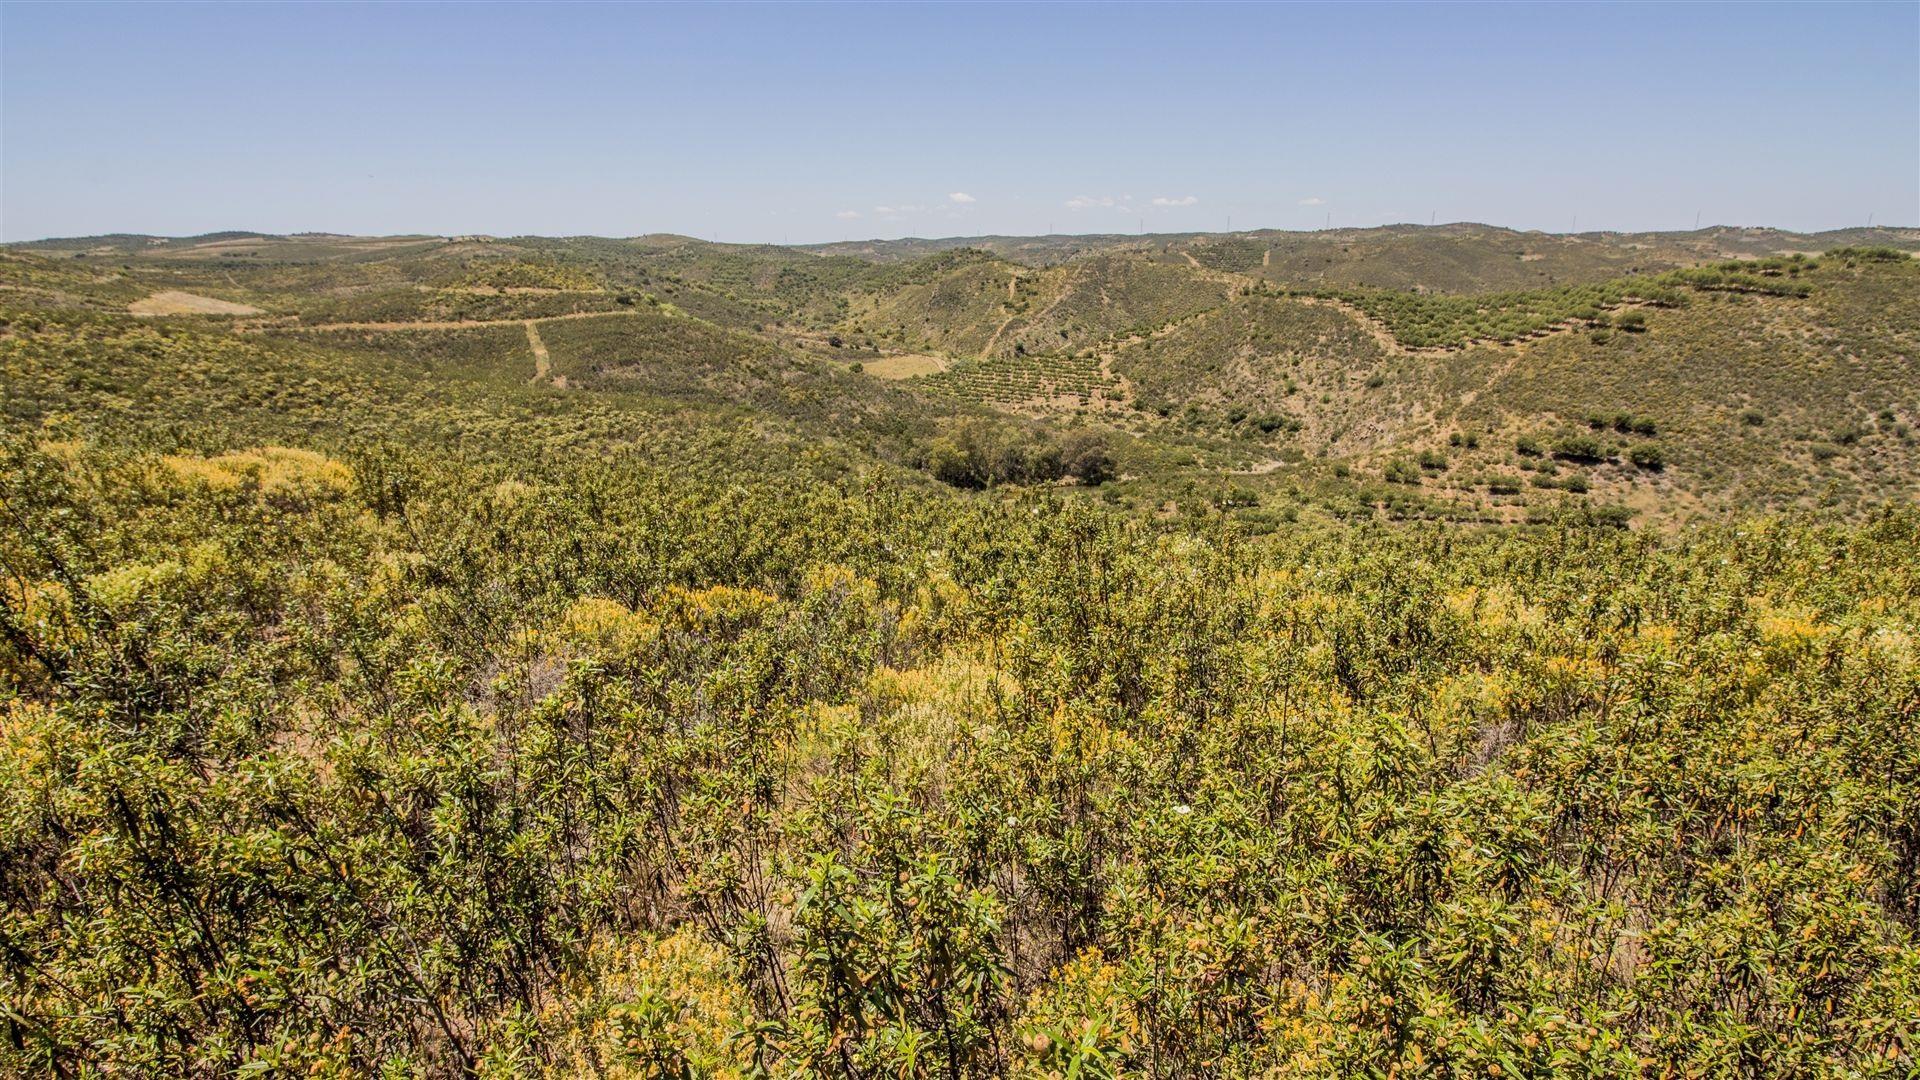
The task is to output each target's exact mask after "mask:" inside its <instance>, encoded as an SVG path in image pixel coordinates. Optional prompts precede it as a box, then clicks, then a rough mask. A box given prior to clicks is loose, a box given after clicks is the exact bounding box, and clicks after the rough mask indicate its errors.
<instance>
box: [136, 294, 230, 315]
mask: <svg viewBox="0 0 1920 1080" xmlns="http://www.w3.org/2000/svg"><path fill="white" fill-rule="evenodd" d="M127 310H128V311H130V312H132V313H133V314H135V315H258V314H260V309H259V308H257V307H249V306H247V305H246V304H236V303H234V302H233V301H231V300H218V299H215V298H214V297H211V296H197V295H195V294H193V293H187V292H177V291H175V290H172V289H168V290H167V291H165V292H157V293H154V294H153V295H152V296H149V297H147V298H146V299H145V300H135V301H134V302H133V303H131V304H128V305H127Z"/></svg>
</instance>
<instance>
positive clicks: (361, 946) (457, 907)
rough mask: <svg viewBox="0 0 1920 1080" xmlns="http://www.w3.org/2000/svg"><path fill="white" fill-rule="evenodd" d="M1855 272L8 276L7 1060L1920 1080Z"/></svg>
mask: <svg viewBox="0 0 1920 1080" xmlns="http://www.w3.org/2000/svg"><path fill="white" fill-rule="evenodd" d="M1448 237H1451V239H1448ZM1415 239H1417V238H1415ZM1443 239H1445V243H1446V245H1447V246H1441V247H1438V248H1433V249H1426V248H1420V247H1418V246H1417V245H1415V246H1412V247H1410V246H1409V245H1411V244H1413V241H1411V240H1409V239H1408V238H1406V237H1405V236H1398V235H1396V236H1393V237H1360V238H1355V239H1354V240H1353V242H1354V243H1356V244H1362V243H1364V244H1367V245H1378V246H1377V247H1375V248H1372V249H1370V253H1368V252H1363V253H1356V255H1355V259H1356V263H1355V266H1354V267H1352V268H1351V273H1352V275H1353V276H1374V277H1379V276H1381V275H1383V274H1384V271H1382V270H1381V269H1380V266H1381V265H1384V264H1381V263H1380V262H1379V261H1378V260H1380V259H1382V258H1384V257H1385V256H1384V255H1382V254H1381V252H1383V251H1399V252H1402V253H1405V252H1408V251H1413V252H1415V253H1416V254H1417V253H1418V252H1420V251H1429V260H1428V261H1427V262H1422V261H1420V259H1418V258H1414V261H1413V265H1416V266H1425V265H1441V264H1449V260H1455V259H1456V256H1457V255H1458V252H1459V250H1460V248H1459V245H1458V243H1456V241H1457V239H1458V237H1457V236H1455V234H1452V233H1447V234H1444V236H1443ZM1481 239H1482V240H1484V238H1481ZM1496 239H1498V238H1496ZM1873 239H1874V238H1872V237H1868V238H1865V239H1863V240H1862V241H1861V242H1860V243H1855V244H1853V245H1852V248H1851V250H1842V251H1836V252H1833V253H1831V254H1830V255H1828V256H1824V257H1821V258H1819V259H1808V258H1800V259H1795V258H1793V257H1792V256H1791V255H1780V256H1778V257H1774V256H1772V255H1770V254H1769V253H1768V252H1764V251H1745V250H1740V251H1737V252H1735V253H1737V254H1742V255H1764V256H1768V257H1765V258H1743V259H1742V260H1741V261H1740V262H1738V263H1737V264H1736V263H1728V262H1727V261H1726V259H1725V257H1724V256H1725V254H1726V252H1724V251H1723V252H1721V253H1720V256H1719V257H1711V258H1710V257H1705V254H1704V253H1703V255H1702V257H1700V258H1697V259H1695V260H1693V263H1692V264H1691V265H1690V266H1688V267H1680V268H1677V269H1676V267H1675V265H1673V264H1671V263H1668V264H1663V265H1658V266H1652V267H1648V269H1652V270H1656V271H1658V273H1657V274H1641V275H1638V276H1631V277H1621V276H1619V275H1617V274H1616V275H1613V276H1611V277H1608V278H1606V279H1604V280H1603V281H1600V282H1594V283H1576V284H1567V283H1563V284H1555V285H1552V286H1550V287H1547V288H1544V289H1523V290H1520V291H1513V290H1510V289H1506V288H1504V287H1503V288H1502V289H1501V290H1499V291H1484V292H1474V293H1473V295H1467V291H1466V290H1464V289H1463V288H1458V287H1456V288H1451V289H1449V288H1446V287H1444V285H1445V284H1446V283H1444V282H1442V283H1437V284H1435V285H1434V286H1433V287H1432V288H1430V289H1429V290H1428V291H1427V292H1426V293H1424V294H1422V293H1413V292H1405V291H1403V290H1400V291H1396V290H1395V288H1394V287H1393V286H1391V285H1385V284H1381V285H1365V286H1349V285H1346V284H1341V285H1339V287H1337V288H1335V287H1330V286H1328V285H1326V284H1325V283H1324V282H1319V283H1316V282H1315V281H1311V280H1306V279H1304V278H1302V279H1299V280H1291V281H1283V280H1281V279H1280V278H1279V271H1278V270H1276V268H1275V265H1276V264H1278V263H1283V262H1285V261H1286V260H1283V259H1267V258H1266V257H1265V251H1266V248H1267V247H1268V246H1269V245H1270V244H1271V243H1272V242H1273V241H1272V238H1269V237H1261V236H1259V235H1258V234H1250V235H1249V236H1246V237H1239V238H1226V239H1223V240H1220V241H1218V242H1217V243H1216V242H1213V241H1207V242H1202V241H1199V240H1195V241H1193V242H1191V244H1190V245H1189V246H1187V247H1184V248H1181V247H1177V246H1176V245H1175V244H1174V243H1172V242H1170V241H1169V242H1156V241H1148V242H1145V243H1144V244H1143V243H1142V242H1141V241H1138V240H1135V239H1131V238H1115V239H1113V240H1112V242H1111V243H1106V244H1096V243H1095V241H1094V240H1092V239H1088V238H1059V239H1058V240H1056V239H1055V238H1045V239H1044V240H1043V239H1042V238H1034V239H1033V240H1032V241H1031V242H1025V243H1024V246H1023V245H1016V244H1014V243H1013V242H1012V241H1006V242H1004V244H1001V245H1000V247H1004V248H1005V249H1006V250H1008V251H1013V250H1018V251H1023V252H1025V253H1026V254H1028V255H1029V256H1031V261H1030V262H1029V263H1025V264H1016V263H1012V262H1009V261H1007V260H1006V258H1005V257H1004V253H1003V252H1001V251H999V250H997V249H996V247H995V245H994V244H993V243H979V244H970V245H966V246H963V247H960V248H958V249H956V250H951V251H946V252H927V251H924V250H919V249H917V248H914V249H911V250H909V251H907V252H906V253H905V254H902V256H901V257H898V258H895V257H894V254H893V253H890V252H889V251H884V250H873V251H868V252H865V253H864V254H865V257H863V258H853V257H850V256H848V255H844V254H829V255H820V254H814V253H809V252H805V251H797V250H791V249H763V248H740V249H734V248H718V247H714V246H711V245H699V244H697V243H696V242H692V241H683V240H679V239H676V238H641V239H639V240H636V241H606V240H578V241H531V240H522V241H512V242H509V241H497V242H485V243H483V242H479V241H473V240H461V241H448V242H445V243H444V244H436V242H434V241H430V240H419V239H415V238H406V239H403V240H395V241H383V242H377V243H376V242H370V241H368V242H363V241H353V242H351V243H349V242H348V241H345V240H340V241H335V242H323V241H322V240H318V239H314V238H288V239H285V240H280V239H276V238H260V237H250V236H239V235H236V236H234V237H227V238H222V239H219V240H217V241H208V243H209V244H212V245H215V247H216V250H217V251H218V252H219V253H220V254H207V255H205V256H203V257H194V256H192V255H190V254H189V253H188V250H187V249H188V247H189V242H186V241H178V242H169V243H167V244H164V245H149V244H146V243H145V242H144V241H143V240H141V239H140V238H130V239H123V238H95V239H94V240H90V241H87V242H84V243H76V244H72V245H70V246H69V247H68V248H60V247H57V246H53V247H49V246H45V245H42V246H36V248H35V249H34V250H32V251H28V252H21V251H18V250H13V249H10V250H9V251H7V252H6V253H0V276H4V283H5V284H6V285H7V286H8V288H7V290H6V292H5V293H4V294H0V297H3V298H4V299H3V301H0V302H3V303H4V305H5V306H4V308H0V320H3V326H0V379H3V380H4V394H3V395H0V424H4V430H3V431H0V522H3V523H4V527H0V1005H3V1006H4V1008H3V1009H0V1073H4V1074H7V1075H14V1074H18V1075H64V1076H82V1075H113V1074H118V1075H143V1076H144V1075H161V1076H170V1075H206V1076H215V1075H219V1076H226V1075H292V1074H302V1075H310V1076H339V1077H347V1076H364V1075H383V1076H402V1075H481V1076H497V1077H506V1076H540V1075H549V1076H576V1075H605V1076H632V1077H693V1076H719V1077H749V1076H818V1075H827V1076H842V1077H849V1078H862V1080H865V1078H874V1077H880V1076H890V1077H899V1076H906V1077H912V1076H929V1077H973V1076H1008V1077H1060V1078H1066V1077H1123V1076H1124V1077H1132V1076H1152V1077H1255V1076H1258V1077H1292V1076H1311V1077H1328V1078H1333V1077H1346V1076H1376V1077H1418V1076H1434V1077H1508V1076H1565V1077H1661V1076H1675V1077H1678V1076H1701V1077H1707V1076H1756V1077H1757V1076H1834V1077H1841V1076H1845V1077H1905V1076H1911V1075H1913V1073H1914V1071H1915V1069H1916V1067H1920V1066H1916V1058H1920V936H1917V935H1920V899H1917V898H1920V725H1916V723H1915V719H1916V716H1917V715H1920V655H1916V645H1915V641H1916V638H1917V637H1920V510H1916V508H1915V491H1916V488H1915V481H1914V472H1913V468H1914V466H1915V464H1916V463H1915V458H1914V451H1913V442H1912V431H1911V425H1912V424H1913V423H1914V422H1915V417H1916V415H1917V414H1920V402H1917V401H1916V400H1915V398H1914V387H1915V386H1916V385H1920V380H1916V379H1915V378H1914V377H1913V376H1914V364H1913V356H1914V352H1913V350H1914V348H1915V345H1916V342H1920V326H1917V325H1916V323H1915V320H1916V318H1920V303H1915V300H1916V298H1920V274H1916V268H1915V266H1914V264H1913V262H1912V261H1911V260H1910V259H1908V258H1907V257H1906V256H1905V255H1904V254H1901V253H1899V252H1887V251H1876V250H1872V249H1868V248H1866V247H1865V246H1864V245H1865V243H1867V242H1869V241H1871V240H1873ZM1069 242H1074V243H1080V244H1083V245H1085V246H1087V247H1089V248H1094V249H1097V250H1089V251H1084V252H1081V253H1080V254H1079V255H1066V254H1061V255H1060V257H1058V258H1053V257H1052V256H1048V255H1046V253H1047V252H1065V251H1066V247H1065V245H1066V244H1068V243H1069ZM1476 242H1481V241H1479V240H1477V241H1476ZM1487 242H1491V241H1487ZM1500 242H1501V243H1504V242H1505V241H1504V240H1500ZM1693 242H1694V241H1687V243H1693ZM1155 243H1159V248H1158V249H1156V250H1147V248H1151V247H1153V246H1154V244H1155ZM1209 243H1213V244H1215V248H1213V249H1209V247H1208V244H1209ZM1229 243H1241V244H1243V245H1258V246H1259V247H1260V249H1261V250H1260V254H1259V256H1258V257H1257V258H1255V257H1250V256H1249V255H1248V253H1247V252H1246V251H1242V250H1239V249H1237V248H1232V247H1229V246H1227V245H1228V244H1229ZM1541 243H1542V244H1543V245H1545V244H1547V243H1548V241H1547V240H1542V241H1541ZM1552 243H1553V244H1555V245H1557V246H1556V247H1555V250H1556V251H1557V252H1559V254H1557V255H1555V256H1554V257H1555V258H1559V259H1562V260H1563V261H1564V262H1565V263H1566V265H1574V264H1573V262H1571V260H1573V259H1575V258H1576V256H1577V257H1578V258H1580V259H1586V260H1587V262H1583V263H1581V264H1580V265H1588V263H1591V264H1592V265H1596V266H1602V267H1607V268H1611V267H1612V266H1614V264H1615V263H1618V262H1624V261H1626V260H1628V259H1632V258H1638V257H1639V256H1638V255H1637V254H1622V253H1621V252H1620V251H1613V252H1612V253H1611V254H1606V255H1604V256H1600V255H1596V256H1592V257H1591V258H1589V256H1588V253H1587V249H1586V246H1585V245H1594V244H1597V242H1594V241H1586V240H1583V241H1582V242H1581V245H1573V244H1563V243H1561V242H1560V241H1559V240H1553V241H1552ZM1126 244H1139V245H1141V246H1140V247H1139V248H1137V249H1136V248H1130V247H1126V246H1124V245H1126ZM236 245H238V247H237V248H236ZM235 250H242V251H245V252H251V253H253V254H249V255H248V256H247V257H246V258H245V259H244V260H241V259H233V258H229V257H228V253H231V252H233V251H235ZM1305 250H1307V249H1306V248H1304V247H1303V248H1301V249H1300V251H1305ZM1312 250H1314V251H1315V252H1321V251H1327V253H1328V254H1331V251H1328V250H1327V249H1321V248H1315V249H1312ZM1637 250H1638V249H1636V251H1637ZM1658 250H1660V251H1677V250H1691V249H1687V248H1684V247H1683V246H1682V245H1681V244H1680V242H1679V241H1673V242H1671V243H1667V244H1666V245H1665V246H1663V247H1660V248H1658ZM1183 251H1191V252H1193V253H1194V255H1195V259H1196V261H1200V262H1202V265H1203V269H1200V270H1195V269H1194V268H1193V267H1192V266H1190V265H1188V264H1187V261H1186V258H1185V255H1184V254H1182V252H1183ZM1436 251H1437V252H1439V254H1432V252H1436ZM76 253H78V254H79V255H81V256H83V257H80V258H75V257H74V255H75V254H76ZM1036 253H1037V254H1036ZM1296 254H1298V252H1296ZM1043 256H1044V257H1043ZM1212 256H1218V259H1217V260H1216V261H1217V262H1218V263H1219V265H1214V264H1213V263H1209V262H1208V261H1207V259H1208V258H1210V257H1212ZM1300 257H1302V258H1304V257H1305V256H1304V255H1302V256H1300ZM1316 257H1318V256H1317V255H1316ZM1409 257H1410V258H1412V257H1413V256H1409ZM1504 257H1505V258H1513V256H1512V255H1511V253H1508V254H1507V255H1506V256H1504ZM1250 262H1257V264H1258V265H1257V266H1256V267H1254V269H1257V270H1259V271H1261V273H1252V272H1248V273H1246V275H1245V276H1246V280H1244V281H1237V282H1232V283H1229V282H1227V281H1225V280H1224V279H1223V278H1222V277H1221V275H1224V274H1228V273H1234V272H1239V271H1237V270H1231V269H1221V268H1220V267H1221V266H1226V265H1227V264H1229V263H1231V264H1232V266H1234V267H1240V266H1242V265H1243V264H1248V263H1250ZM1503 265H1504V264H1503ZM1459 273H1460V274H1462V275H1464V276H1463V277H1461V278H1459V279H1449V281H1457V280H1467V279H1469V278H1470V279H1472V280H1476V281H1478V280H1490V279H1493V278H1498V277H1501V276H1502V275H1505V274H1507V273H1508V271H1506V270H1503V269H1500V268H1499V267H1480V266H1478V265H1477V264H1476V265H1474V266H1469V267H1464V268H1462V269H1461V270H1460V271H1459ZM1422 284H1425V283H1424V282H1422ZM323 286H324V287H323ZM163 289H171V290H180V291H185V292H189V293H193V294H196V295H205V296H211V297H215V298H217V299H221V300H224V301H227V302H230V303H233V304H245V305H248V306H251V307H257V308H259V309H261V310H262V312H264V314H262V315H259V316H235V315H226V316H222V315H213V314H205V315H179V316H167V317H163V318H142V317H137V316H134V315H131V314H127V313H126V309H127V307H128V305H129V304H131V303H133V302H135V301H137V300H139V299H140V298H142V297H145V296H148V295H150V294H151V293H153V292H157V291H161V290H163ZM1103 296H1104V298H1105V299H1102V297H1103ZM623 298H624V300H625V301H627V302H623ZM403 299H404V300H407V301H408V302H407V303H402V300H403ZM562 300H564V301H565V302H566V303H567V304H569V305H572V304H574V303H576V302H578V303H580V304H584V305H586V306H584V307H565V308H548V307H545V306H541V305H545V304H547V303H549V302H557V301H562ZM468 301H473V302H476V303H480V304H481V305H482V306H478V307H469V306H465V305H466V303H467V302H468ZM602 303H604V304H605V305H606V306H605V308H604V309H602V308H601V307H600V306H599V305H601V304H602ZM520 304H527V305H533V306H528V307H518V306H513V305H520ZM493 305H503V306H493ZM1369 305H1372V306H1369ZM320 315H324V317H318V316H320ZM349 315H350V316H351V317H346V316H349ZM369 315H375V316H378V317H366V316H369ZM563 316H565V317H563ZM1628 316H1637V317H1638V318H1637V319H1636V320H1635V321H1634V322H1633V323H1628V322H1627V318H1628ZM1543 320H1544V321H1543ZM1567 322H1571V323H1573V324H1577V325H1566V326H1562V325H1559V324H1561V323H1567ZM1603 322H1604V324H1605V325H1602V323H1603ZM410 323H411V324H415V325H411V326H409V325H407V324H410ZM342 324H345V325H342ZM389 324H398V325H389ZM462 324H474V325H462ZM1549 324H1552V326H1553V328H1552V330H1551V332H1550V333H1541V330H1542V329H1543V328H1545V327H1546V326H1548V325H1549ZM1509 331H1511V332H1512V334H1511V336H1512V338H1513V340H1512V341H1511V342H1509V343H1505V344H1502V343H1500V342H1499V340H1497V339H1501V338H1502V337H1504V336H1508V335H1509ZM1602 331H1605V333H1604V335H1603V334H1602ZM1535 335H1537V336H1535ZM942 342H947V343H955V344H956V345H957V346H959V345H963V346H964V347H955V348H953V349H951V350H948V351H942V352H939V353H937V355H941V356H942V357H943V358H944V359H945V360H947V361H949V363H948V364H947V367H946V370H945V371H943V372H940V373H938V374H931V375H927V376H921V377H916V378H909V379H900V380H882V379H878V378H875V377H873V376H871V375H868V374H866V373H864V371H863V369H862V368H861V367H860V366H859V365H860V364H861V363H862V358H866V359H867V360H873V359H875V358H879V357H883V356H890V355H896V354H899V355H906V354H908V353H911V352H913V351H915V350H925V349H936V350H938V349H941V348H942ZM989 342H991V343H992V346H993V347H992V348H991V349H989V348H987V347H986V346H987V344H988V343H989ZM1043 342H1046V344H1044V345H1043V344H1042V343H1043ZM536 343H538V349H539V350H543V351H544V353H545V354H546V355H545V357H544V359H543V358H541V357H540V356H539V354H538V353H537V352H536ZM1003 343H1004V344H1003ZM983 353H984V354H985V355H982V354H983ZM1076 380H1087V381H1088V382H1087V385H1086V386H1085V387H1084V388H1083V385H1082V383H1081V382H1078V381H1076Z"/></svg>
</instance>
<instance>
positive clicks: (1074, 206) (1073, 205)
mask: <svg viewBox="0 0 1920 1080" xmlns="http://www.w3.org/2000/svg"><path fill="white" fill-rule="evenodd" d="M1129 198H1130V196H1126V195H1075V196H1074V197H1073V198H1071V199H1068V200H1067V209H1069V210H1132V209H1133V207H1131V206H1128V205H1127V202H1128V200H1129Z"/></svg>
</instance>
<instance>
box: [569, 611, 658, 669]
mask: <svg viewBox="0 0 1920 1080" xmlns="http://www.w3.org/2000/svg"><path fill="white" fill-rule="evenodd" d="M560 636H561V637H563V638H564V639H566V640H567V641H569V642H571V643H573V644H575V645H578V646H584V647H586V648H587V649H589V650H590V651H592V652H595V653H599V654H601V655H607V656H621V655H628V654H631V653H633V652H634V651H636V650H637V649H639V648H640V647H642V646H644V645H646V644H647V643H648V642H651V641H654V640H656V639H657V638H659V636H660V624H659V623H658V622H656V621H654V620H653V619H652V618H650V617H649V616H646V615H642V614H638V613H636V612H632V611H628V610H627V608H626V605H624V604H622V603H620V602H619V601H617V600H608V599H606V598H605V597H600V596H588V597H583V598H581V599H579V600H575V601H574V602H573V606H571V607H569V608H568V609H567V610H566V613H565V614H563V615H561V616H560Z"/></svg>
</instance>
